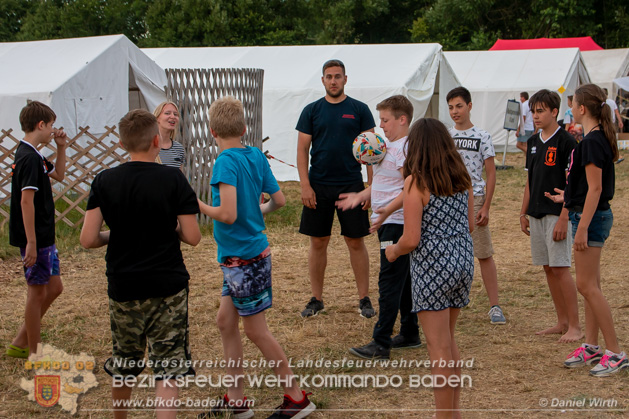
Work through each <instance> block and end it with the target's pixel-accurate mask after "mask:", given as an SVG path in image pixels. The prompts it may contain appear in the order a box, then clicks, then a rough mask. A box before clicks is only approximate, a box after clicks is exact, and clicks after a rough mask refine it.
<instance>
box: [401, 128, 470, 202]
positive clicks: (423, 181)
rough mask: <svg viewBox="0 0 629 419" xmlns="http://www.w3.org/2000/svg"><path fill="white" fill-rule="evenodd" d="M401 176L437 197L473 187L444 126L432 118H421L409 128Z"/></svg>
mask: <svg viewBox="0 0 629 419" xmlns="http://www.w3.org/2000/svg"><path fill="white" fill-rule="evenodd" d="M407 144H408V150H407V152H406V154H407V155H406V161H405V162H404V176H405V177H407V176H412V183H411V185H416V186H417V188H418V189H419V190H420V191H423V190H424V189H428V190H429V191H430V192H431V193H433V194H435V195H439V196H450V195H454V194H455V193H457V192H463V191H466V190H468V189H469V188H470V187H471V186H472V181H471V179H470V175H469V173H468V172H467V168H466V167H465V164H464V163H463V160H462V159H461V156H460V155H459V152H458V151H457V150H456V147H455V146H454V140H453V139H452V137H450V134H449V133H448V130H447V129H446V127H445V125H443V123H441V122H440V121H438V120H437V119H433V118H421V119H419V120H417V121H415V123H413V125H412V126H411V130H410V132H409V134H408V143H407Z"/></svg>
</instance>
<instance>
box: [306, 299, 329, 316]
mask: <svg viewBox="0 0 629 419" xmlns="http://www.w3.org/2000/svg"><path fill="white" fill-rule="evenodd" d="M320 311H322V312H323V311H325V310H324V308H323V301H319V300H317V298H316V297H312V298H311V299H310V301H308V304H306V308H305V309H304V311H302V312H301V317H313V316H316V315H317V314H319V312H320Z"/></svg>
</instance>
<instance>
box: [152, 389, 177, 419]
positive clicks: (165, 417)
mask: <svg viewBox="0 0 629 419" xmlns="http://www.w3.org/2000/svg"><path fill="white" fill-rule="evenodd" d="M169 383H170V384H169ZM155 397H156V398H157V400H159V401H160V403H161V404H162V407H161V408H160V407H159V406H157V407H156V408H155V413H156V415H157V419H176V418H177V408H176V407H174V405H175V400H177V398H178V397H179V389H178V388H177V386H176V385H175V383H174V381H171V380H159V381H157V382H156V387H155Z"/></svg>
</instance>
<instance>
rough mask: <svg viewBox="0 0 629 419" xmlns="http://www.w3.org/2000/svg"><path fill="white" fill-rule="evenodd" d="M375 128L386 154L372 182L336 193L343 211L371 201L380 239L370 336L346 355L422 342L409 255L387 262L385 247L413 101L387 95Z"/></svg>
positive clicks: (397, 202) (397, 216)
mask: <svg viewBox="0 0 629 419" xmlns="http://www.w3.org/2000/svg"><path fill="white" fill-rule="evenodd" d="M376 109H377V110H378V111H379V113H380V128H382V130H383V131H384V135H385V136H386V137H387V139H386V140H385V142H386V145H387V153H386V155H385V157H384V159H382V161H381V162H380V163H378V164H377V165H376V166H374V171H373V182H372V183H371V186H369V187H368V188H367V189H365V190H364V191H362V192H359V193H347V194H341V195H340V196H339V201H338V202H337V206H338V207H339V208H341V209H343V210H347V209H350V208H355V207H357V206H358V205H361V204H362V203H364V202H368V201H369V200H371V205H372V207H373V214H372V215H371V228H370V229H369V232H371V233H373V232H374V231H377V232H378V240H379V241H380V275H379V278H378V289H379V292H380V297H379V298H378V304H379V306H380V309H379V316H378V322H377V323H376V324H375V326H374V329H373V340H372V341H371V342H370V343H368V344H367V345H364V346H361V347H357V348H350V350H349V351H350V353H351V354H353V355H356V356H358V357H361V358H368V359H372V358H375V359H389V355H390V352H391V349H401V348H416V347H418V346H420V345H421V340H420V338H419V326H418V322H417V316H416V315H415V314H414V313H411V309H412V301H411V277H410V259H409V255H405V256H401V257H399V258H398V259H397V260H396V261H395V262H393V263H391V262H389V261H388V260H387V258H386V256H385V254H384V249H385V248H386V246H388V245H390V244H393V243H397V241H398V240H399V238H400V237H401V236H402V232H403V230H404V212H403V210H402V189H403V188H404V176H403V174H402V170H403V166H404V161H405V160H406V137H407V135H408V130H409V126H410V124H411V120H412V119H413V105H412V104H411V102H410V101H409V100H408V99H407V98H406V97H404V96H402V95H395V96H391V97H390V98H388V99H385V100H383V101H382V102H380V103H378V105H377V106H376ZM398 311H399V312H400V316H401V328H400V333H399V334H398V335H397V336H394V337H393V338H391V334H392V333H393V326H394V325H395V320H396V318H397V314H398Z"/></svg>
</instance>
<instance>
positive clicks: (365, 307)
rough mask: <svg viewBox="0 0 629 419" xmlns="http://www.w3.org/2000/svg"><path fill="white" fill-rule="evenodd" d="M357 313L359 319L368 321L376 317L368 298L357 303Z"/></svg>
mask: <svg viewBox="0 0 629 419" xmlns="http://www.w3.org/2000/svg"><path fill="white" fill-rule="evenodd" d="M358 312H359V313H360V317H364V318H366V319H370V318H372V317H373V316H375V315H376V310H374V309H373V306H372V305H371V300H370V299H369V297H365V298H363V299H362V300H360V302H359V303H358Z"/></svg>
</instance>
